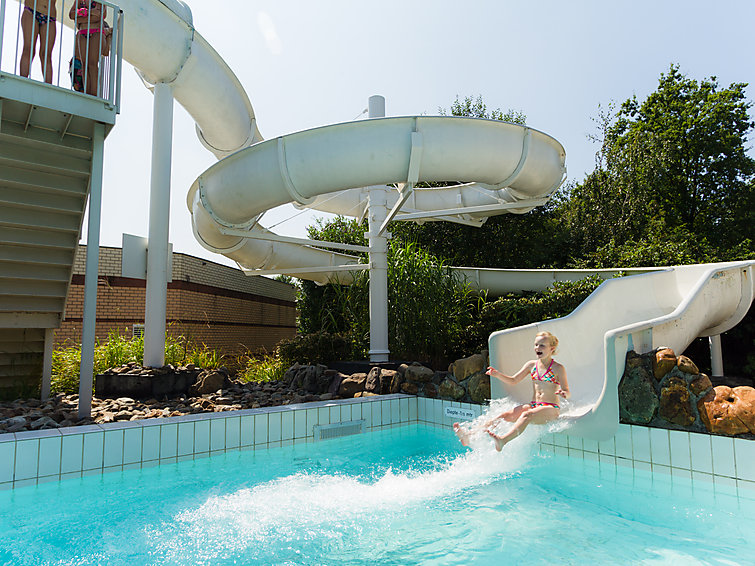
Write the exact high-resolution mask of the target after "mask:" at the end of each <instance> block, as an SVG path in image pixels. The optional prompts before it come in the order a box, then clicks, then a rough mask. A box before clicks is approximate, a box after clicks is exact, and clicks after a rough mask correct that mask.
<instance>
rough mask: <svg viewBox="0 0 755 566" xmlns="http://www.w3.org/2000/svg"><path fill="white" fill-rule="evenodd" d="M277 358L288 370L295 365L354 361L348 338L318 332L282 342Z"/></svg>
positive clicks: (277, 350) (279, 344)
mask: <svg viewBox="0 0 755 566" xmlns="http://www.w3.org/2000/svg"><path fill="white" fill-rule="evenodd" d="M276 357H277V358H278V359H279V360H280V363H281V364H282V365H283V366H284V367H286V368H288V367H290V366H292V365H293V364H295V363H300V364H325V363H328V362H332V361H334V360H349V359H352V346H351V341H350V340H349V338H348V337H346V336H343V335H341V334H330V333H329V332H325V331H318V332H312V333H310V334H298V335H297V336H295V337H294V338H291V339H287V340H281V341H280V342H279V343H278V346H277V348H276Z"/></svg>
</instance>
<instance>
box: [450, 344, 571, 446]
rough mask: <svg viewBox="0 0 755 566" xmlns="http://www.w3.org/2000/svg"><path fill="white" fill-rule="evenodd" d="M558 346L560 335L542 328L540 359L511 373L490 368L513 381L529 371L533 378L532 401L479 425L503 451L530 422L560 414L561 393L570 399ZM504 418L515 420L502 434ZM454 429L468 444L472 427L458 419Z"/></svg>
mask: <svg viewBox="0 0 755 566" xmlns="http://www.w3.org/2000/svg"><path fill="white" fill-rule="evenodd" d="M557 347H558V338H556V337H555V336H554V335H553V334H551V333H550V332H540V333H538V334H537V336H535V348H534V349H535V356H536V359H534V360H530V361H529V362H527V363H526V364H524V366H522V369H520V370H519V371H518V372H517V373H516V374H515V375H513V376H508V375H505V374H503V373H501V372H500V371H498V370H497V369H495V368H493V367H489V368H488V371H487V374H488V375H490V376H492V377H495V378H496V379H499V380H501V381H502V382H503V383H506V384H509V385H516V384H517V383H519V382H520V381H522V380H523V379H525V378H526V377H527V376H528V375H529V376H530V377H531V378H532V390H533V391H532V401H531V402H530V403H527V404H526V405H519V406H517V407H514V408H513V409H511V410H510V411H505V412H503V413H501V414H500V415H498V416H497V417H495V418H493V419H491V420H489V421H487V422H486V423H484V424H483V425H482V426H480V427H478V430H479V429H484V430H485V431H486V432H487V433H488V434H489V435H490V436H491V438H492V439H493V440H494V441H495V448H496V450H498V451H499V452H500V451H501V449H502V448H503V447H504V445H505V444H506V443H508V442H510V441H511V440H513V439H514V438H516V437H517V436H519V435H520V434H522V432H524V429H525V428H527V425H529V424H545V423H547V422H550V421H554V420H556V419H557V418H558V415H559V410H560V407H559V405H558V396H561V397H563V398H564V399H568V398H569V395H570V393H569V384H568V382H567V381H566V368H565V367H564V366H563V365H561V364H560V363H558V362H557V361H556V360H554V359H553V354H555V352H556V348H557ZM501 420H504V421H507V422H513V423H514V426H513V427H512V428H511V430H509V431H508V432H507V433H506V434H503V435H498V434H496V433H495V432H494V430H493V429H494V428H495V427H496V425H497V424H498V423H499V422H500V421H501ZM454 431H455V432H456V436H458V437H459V440H460V441H461V443H462V444H463V445H464V446H468V445H469V437H470V435H471V434H472V431H470V430H468V429H464V428H462V426H461V425H460V424H459V423H454Z"/></svg>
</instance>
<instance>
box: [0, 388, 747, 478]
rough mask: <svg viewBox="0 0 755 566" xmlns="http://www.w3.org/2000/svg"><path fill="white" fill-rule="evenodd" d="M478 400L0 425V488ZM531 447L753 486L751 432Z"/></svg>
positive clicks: (632, 435)
mask: <svg viewBox="0 0 755 566" xmlns="http://www.w3.org/2000/svg"><path fill="white" fill-rule="evenodd" d="M485 409H486V407H484V406H480V405H472V404H468V403H458V402H450V401H442V400H437V399H425V398H417V397H413V396H408V395H384V396H376V397H366V398H358V399H348V400H341V401H328V402H319V403H304V404H301V405H287V406H280V407H269V408H264V409H251V410H244V411H233V412H224V413H206V414H198V415H185V416H182V417H173V418H165V419H147V420H141V421H133V422H123V423H110V424H104V425H91V426H83V427H71V428H63V429H54V430H45V431H39V432H20V433H16V434H0V489H10V488H13V487H21V486H26V485H34V484H37V483H40V482H48V481H58V480H61V479H67V478H78V477H82V476H85V475H96V474H102V473H106V472H112V471H121V470H128V469H135V468H143V467H151V466H157V465H160V464H163V463H174V462H177V461H182V460H192V459H196V458H203V457H206V456H210V455H213V454H218V453H222V452H226V451H229V450H255V449H259V448H268V447H277V446H286V445H291V444H296V443H301V442H314V441H315V433H316V431H315V425H328V424H336V423H343V422H351V421H361V420H364V426H365V429H366V430H378V429H381V428H387V427H396V426H403V425H406V424H410V423H417V422H420V423H426V424H432V425H435V426H441V427H448V428H450V427H451V425H452V424H453V423H454V422H455V421H457V420H464V419H470V420H471V419H474V418H476V417H478V416H479V415H480V414H481V413H482V411H484V410H485ZM539 451H540V452H542V453H552V454H560V455H563V456H567V457H569V458H577V459H583V460H594V461H598V462H599V463H600V465H601V466H613V467H617V466H626V467H632V468H636V469H640V470H649V471H651V472H652V473H653V474H656V473H659V474H665V475H670V476H671V477H680V478H685V479H687V480H691V481H706V482H713V483H714V484H722V485H727V486H735V487H737V489H739V488H743V489H748V490H755V441H751V440H744V439H736V438H726V437H719V436H708V435H704V434H693V433H687V432H681V431H669V430H661V429H650V428H646V427H638V426H629V425H620V426H619V430H618V433H617V435H616V436H615V437H614V438H613V439H611V440H610V441H607V442H596V441H592V440H588V439H583V438H580V437H574V436H569V435H568V434H566V433H555V434H545V435H544V436H542V437H541V438H540V444H539Z"/></svg>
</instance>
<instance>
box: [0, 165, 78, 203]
mask: <svg viewBox="0 0 755 566" xmlns="http://www.w3.org/2000/svg"><path fill="white" fill-rule="evenodd" d="M6 187H7V188H11V189H20V190H24V191H36V192H40V193H48V194H61V195H76V196H81V195H84V196H86V194H87V192H88V191H89V178H85V177H71V176H69V175H56V174H54V173H48V172H45V171H33V170H31V169H26V168H22V167H11V166H3V167H0V189H2V188H6Z"/></svg>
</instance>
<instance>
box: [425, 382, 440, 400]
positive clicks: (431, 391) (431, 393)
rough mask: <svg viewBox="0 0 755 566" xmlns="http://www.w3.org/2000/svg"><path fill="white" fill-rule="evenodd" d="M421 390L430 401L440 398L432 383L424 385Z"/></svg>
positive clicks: (436, 387) (436, 388) (435, 386)
mask: <svg viewBox="0 0 755 566" xmlns="http://www.w3.org/2000/svg"><path fill="white" fill-rule="evenodd" d="M422 389H423V391H424V393H425V396H426V397H430V398H431V399H437V398H438V397H440V392H439V390H438V386H437V385H435V384H434V383H425V385H424V387H423V388H422Z"/></svg>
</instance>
